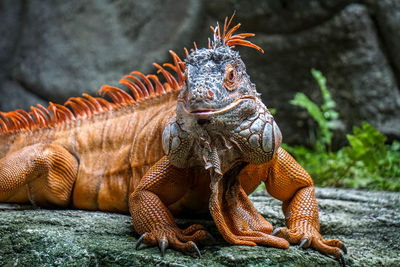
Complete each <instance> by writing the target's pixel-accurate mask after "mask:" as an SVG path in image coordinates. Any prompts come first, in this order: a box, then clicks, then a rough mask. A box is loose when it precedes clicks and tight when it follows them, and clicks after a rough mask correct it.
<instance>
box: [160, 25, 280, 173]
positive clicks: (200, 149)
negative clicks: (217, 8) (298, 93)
mask: <svg viewBox="0 0 400 267" xmlns="http://www.w3.org/2000/svg"><path fill="white" fill-rule="evenodd" d="M229 24H230V21H229V22H227V21H225V25H224V29H223V32H222V35H221V32H220V30H219V27H218V26H217V27H216V28H213V31H214V40H213V42H210V43H209V46H208V48H202V49H197V48H196V49H193V50H192V52H191V53H190V54H188V55H187V58H186V60H185V67H186V68H185V76H184V84H183V87H182V90H181V92H180V94H179V97H178V103H177V108H176V117H175V118H174V119H173V120H172V121H171V122H170V124H169V125H168V126H167V127H166V129H165V131H164V134H163V146H164V151H165V153H166V154H167V155H168V157H169V159H170V161H171V162H172V163H173V164H174V165H176V166H178V167H187V166H188V164H191V163H189V162H198V161H199V160H200V161H203V162H204V164H205V167H206V168H211V167H213V169H214V170H215V171H217V172H221V169H222V172H223V169H224V166H222V165H224V163H225V161H228V162H227V163H226V164H225V165H232V164H234V163H235V162H236V161H245V162H251V163H255V164H261V163H263V162H266V161H268V160H270V159H271V158H272V156H273V154H274V152H275V150H276V148H277V147H278V146H279V144H280V142H281V135H280V131H279V128H278V126H277V125H276V123H275V122H274V120H273V117H272V116H271V114H270V113H269V111H268V109H267V108H266V107H265V105H264V104H263V103H262V101H261V99H260V96H259V93H258V92H257V91H256V88H255V85H254V84H253V83H252V82H251V81H250V77H249V75H248V74H247V72H246V67H245V64H244V63H243V61H242V60H241V58H240V55H239V52H237V51H235V50H233V49H232V48H233V47H232V46H233V45H245V46H250V47H253V48H256V49H258V50H260V51H262V49H261V48H259V47H258V46H256V45H254V44H252V43H250V42H249V41H247V40H243V39H244V38H246V37H249V36H253V35H254V34H248V33H244V34H237V35H232V33H233V32H234V31H235V30H236V29H237V28H238V27H239V26H240V24H238V25H237V26H235V27H233V28H232V29H230V30H229ZM221 157H224V158H227V159H226V160H225V161H221ZM218 162H219V163H218ZM221 164H222V165H221ZM217 165H218V166H217ZM226 167H227V168H229V166H226ZM225 169H226V168H225Z"/></svg>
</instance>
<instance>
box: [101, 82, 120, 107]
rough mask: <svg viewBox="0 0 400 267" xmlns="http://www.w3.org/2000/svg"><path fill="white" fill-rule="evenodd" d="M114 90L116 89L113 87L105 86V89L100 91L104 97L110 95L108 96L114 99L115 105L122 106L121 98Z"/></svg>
mask: <svg viewBox="0 0 400 267" xmlns="http://www.w3.org/2000/svg"><path fill="white" fill-rule="evenodd" d="M113 88H115V87H112V86H109V85H103V87H102V88H101V89H100V91H101V92H102V93H103V95H104V94H106V95H108V96H109V97H110V98H111V99H112V101H113V102H114V103H115V104H117V105H118V104H120V103H121V102H122V101H121V99H120V98H119V95H118V94H116V93H115V91H114V90H113Z"/></svg>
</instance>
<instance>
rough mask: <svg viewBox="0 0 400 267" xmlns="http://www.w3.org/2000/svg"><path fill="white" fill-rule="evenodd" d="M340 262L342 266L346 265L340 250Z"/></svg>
mask: <svg viewBox="0 0 400 267" xmlns="http://www.w3.org/2000/svg"><path fill="white" fill-rule="evenodd" d="M339 261H340V264H341V265H342V267H346V260H345V259H344V254H343V252H340V259H339Z"/></svg>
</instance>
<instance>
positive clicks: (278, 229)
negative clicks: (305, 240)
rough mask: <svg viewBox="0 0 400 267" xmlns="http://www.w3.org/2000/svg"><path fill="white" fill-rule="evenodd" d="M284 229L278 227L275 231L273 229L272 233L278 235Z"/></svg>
mask: <svg viewBox="0 0 400 267" xmlns="http://www.w3.org/2000/svg"><path fill="white" fill-rule="evenodd" d="M281 231H282V229H281V228H276V229H274V231H272V233H271V235H273V236H276V235H279V234H280V233H281Z"/></svg>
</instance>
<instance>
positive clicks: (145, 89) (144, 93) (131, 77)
mask: <svg viewBox="0 0 400 267" xmlns="http://www.w3.org/2000/svg"><path fill="white" fill-rule="evenodd" d="M131 74H132V73H131ZM122 79H132V80H133V81H134V82H135V83H136V84H138V85H139V87H140V90H141V91H142V92H143V95H144V97H148V96H149V92H148V91H147V88H146V86H145V85H144V84H143V83H142V81H141V80H139V79H138V78H136V77H135V76H132V75H125V76H124V77H122Z"/></svg>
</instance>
